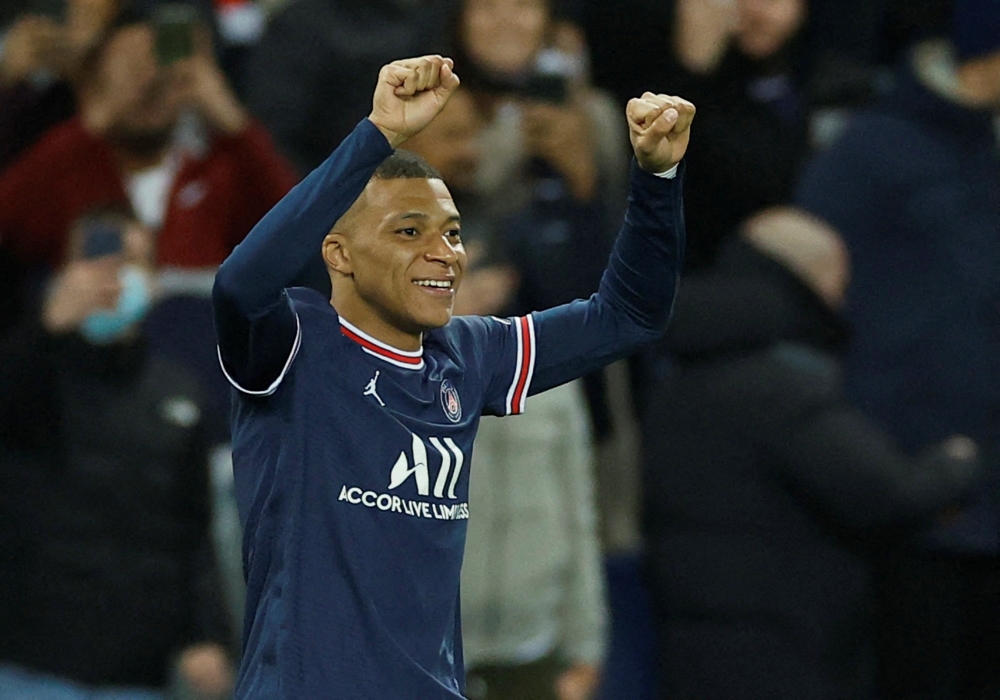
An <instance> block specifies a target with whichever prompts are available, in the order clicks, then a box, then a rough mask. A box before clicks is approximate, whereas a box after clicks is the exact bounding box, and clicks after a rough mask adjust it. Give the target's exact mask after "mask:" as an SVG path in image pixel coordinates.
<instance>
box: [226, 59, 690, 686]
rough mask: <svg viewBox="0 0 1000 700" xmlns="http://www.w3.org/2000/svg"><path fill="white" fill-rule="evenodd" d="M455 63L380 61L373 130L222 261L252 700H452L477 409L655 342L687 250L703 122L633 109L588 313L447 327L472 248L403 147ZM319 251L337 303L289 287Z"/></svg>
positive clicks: (647, 105)
mask: <svg viewBox="0 0 1000 700" xmlns="http://www.w3.org/2000/svg"><path fill="white" fill-rule="evenodd" d="M452 67H453V64H452V61H451V60H450V59H446V58H441V57H440V56H425V57H421V58H414V59H408V60H402V61H397V62H394V63H392V64H389V65H388V66H385V67H384V68H383V69H382V71H381V73H380V75H379V81H378V85H377V87H376V89H375V96H374V100H373V109H372V112H371V115H370V116H369V117H368V118H367V119H366V120H364V121H362V122H361V124H359V125H358V127H357V128H356V129H355V130H354V132H353V133H352V134H351V135H350V136H349V137H348V138H347V139H346V140H345V141H344V142H343V143H342V144H341V145H340V146H339V147H338V148H337V150H336V151H334V153H333V154H332V155H331V156H330V157H329V158H328V159H327V160H326V162H324V163H323V164H322V165H321V166H320V167H319V168H317V169H316V170H315V171H314V172H313V173H312V174H310V175H309V176H308V177H307V178H306V179H305V180H304V181H303V182H302V183H301V184H300V185H298V186H297V187H296V188H295V189H294V190H293V191H292V192H290V193H289V194H288V195H287V196H286V197H285V198H284V199H283V200H282V201H281V202H280V203H279V204H278V205H277V206H275V207H274V209H273V210H272V211H271V212H270V213H269V214H267V216H265V217H264V219H263V220H262V221H261V222H260V223H259V224H258V225H257V227H256V228H255V229H254V230H253V231H252V232H251V233H250V235H249V236H248V237H247V239H246V240H245V241H244V242H243V243H242V244H241V245H240V246H239V247H238V248H237V249H236V250H235V251H234V252H233V254H232V255H231V256H230V257H229V259H228V260H227V261H226V262H225V263H224V264H223V265H222V267H221V268H220V270H219V273H218V276H217V278H216V283H215V290H214V303H215V313H216V324H217V329H218V333H219V354H220V359H221V361H222V365H223V369H224V371H225V372H226V375H227V376H228V377H229V379H230V381H231V382H232V383H233V385H234V386H235V387H236V388H237V390H238V391H237V393H236V394H235V397H236V398H235V399H234V408H233V449H234V465H235V466H234V469H235V478H236V491H237V499H238V501H239V506H240V513H241V519H242V523H243V528H244V567H245V571H246V576H247V617H246V624H245V627H244V647H245V648H244V656H243V664H242V668H241V669H240V677H239V682H238V687H237V692H236V696H237V697H238V698H310V699H316V700H319V699H321V698H330V699H336V700H340V699H347V698H350V699H351V700H376V699H378V700H383V699H385V698H421V700H437V699H441V700H446V699H447V700H453V699H456V698H461V697H462V696H461V687H462V677H463V663H462V643H461V633H460V622H459V573H460V569H461V564H462V550H463V546H464V542H465V532H466V527H465V526H466V522H465V521H466V519H467V518H468V517H469V511H468V504H467V496H468V489H469V480H468V473H469V456H470V454H471V448H472V442H473V438H474V437H475V432H476V428H477V425H478V421H479V416H480V415H481V414H483V413H489V414H496V415H506V414H512V413H521V412H522V411H523V409H524V402H525V399H526V398H527V396H528V395H529V394H533V393H537V392H540V391H544V390H545V389H549V388H551V387H554V386H557V385H559V384H562V383H564V382H566V381H569V380H571V379H573V378H575V377H579V376H580V375H582V374H584V373H586V372H590V371H593V370H594V369H597V368H598V367H600V366H602V365H604V364H607V363H609V362H612V361H614V360H616V359H618V358H620V357H622V356H624V355H626V354H628V353H630V352H632V351H634V350H635V349H636V347H637V346H639V345H642V344H644V343H647V342H649V341H651V340H653V339H655V338H657V337H659V335H660V334H661V333H662V331H663V330H664V328H665V326H666V322H667V320H668V318H669V315H670V309H671V304H672V302H673V296H674V290H675V288H676V285H677V279H678V267H679V264H680V258H681V251H682V246H683V238H684V225H683V214H682V204H681V187H680V178H679V177H677V174H678V164H679V162H680V160H681V158H682V157H683V155H684V152H685V150H686V148H687V143H688V137H689V128H690V125H691V121H692V119H693V117H694V107H693V106H692V105H691V104H690V103H688V102H685V101H684V100H681V99H678V98H675V97H667V96H665V95H654V94H652V93H645V94H644V95H643V96H642V97H641V98H639V99H634V100H632V101H631V102H630V103H629V105H628V108H627V110H626V116H627V119H628V125H629V132H630V136H631V140H632V145H633V149H634V151H635V155H636V161H637V164H636V165H635V166H633V170H632V176H631V177H632V185H631V186H632V194H631V198H630V203H629V210H628V213H627V215H626V218H625V224H624V226H623V228H622V232H621V235H620V237H619V239H618V242H617V244H616V247H615V250H614V252H613V253H612V257H611V261H610V264H609V267H608V271H607V272H606V273H605V276H604V279H603V281H602V283H601V287H600V290H599V291H598V292H597V294H595V295H594V296H593V297H591V298H590V299H589V300H587V301H576V302H573V303H571V304H567V305H565V306H561V307H557V308H554V309H549V310H547V311H542V312H536V313H532V314H529V315H527V316H524V317H520V318H512V319H497V318H481V317H457V318H452V304H453V300H454V297H455V292H456V291H457V289H458V286H459V284H460V283H461V280H462V274H463V272H464V269H465V262H466V256H465V251H464V249H463V247H462V240H461V236H460V217H459V213H458V211H457V210H456V208H455V205H454V203H453V201H452V199H451V196H450V194H449V192H448V189H447V187H445V185H444V183H443V182H442V181H441V180H440V176H439V175H438V174H437V173H436V172H435V171H434V170H433V169H431V168H430V167H429V166H427V165H426V163H424V162H423V161H422V160H420V159H419V158H417V157H416V156H414V155H412V154H408V153H406V152H403V151H399V152H395V153H394V152H393V149H394V148H395V147H397V146H399V145H400V144H401V143H402V142H403V141H405V140H406V139H407V138H408V137H409V136H412V135H413V134H416V133H417V132H419V131H420V130H421V129H422V128H423V127H424V126H426V125H427V124H428V123H429V122H430V121H431V120H432V119H433V118H434V117H435V116H436V115H437V114H438V112H440V111H441V109H442V107H443V106H444V104H445V103H446V102H447V100H448V98H449V97H450V95H451V94H452V92H453V91H454V90H455V89H456V88H457V87H458V84H459V80H458V77H457V76H456V75H455V74H454V73H453V72H452ZM320 248H321V249H322V254H323V259H324V261H325V263H326V266H327V269H328V271H329V274H330V278H331V280H332V283H333V298H332V300H328V299H326V298H324V297H323V296H322V295H319V294H317V293H316V292H313V291H309V290H304V289H286V287H287V285H288V284H289V283H290V280H292V279H294V277H295V276H296V274H297V273H298V272H299V271H300V270H301V269H302V268H303V267H304V266H305V265H306V264H307V263H308V262H309V260H310V259H311V257H312V256H314V255H316V253H317V252H318V249H320Z"/></svg>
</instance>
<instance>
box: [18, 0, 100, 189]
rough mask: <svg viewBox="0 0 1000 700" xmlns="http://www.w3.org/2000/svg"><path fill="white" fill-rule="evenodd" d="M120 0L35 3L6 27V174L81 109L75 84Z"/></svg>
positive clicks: (37, 0) (32, 0)
mask: <svg viewBox="0 0 1000 700" xmlns="http://www.w3.org/2000/svg"><path fill="white" fill-rule="evenodd" d="M117 9H118V0H30V1H29V2H27V3H25V9H24V12H23V13H21V14H19V15H18V16H17V17H16V18H15V19H14V20H13V22H12V23H11V24H10V25H9V26H6V27H0V39H2V41H0V170H2V169H3V168H4V167H5V166H6V165H7V164H9V163H11V162H12V161H13V160H14V158H15V157H16V156H17V155H18V154H19V153H20V152H22V151H23V150H24V149H26V148H27V147H28V146H30V145H31V144H32V143H34V142H35V141H36V140H37V139H38V137H39V136H41V134H42V133H44V132H45V130H46V129H48V128H49V127H51V126H53V125H55V124H57V123H59V122H60V121H63V120H64V119H68V118H69V117H71V116H72V115H73V113H74V112H75V111H76V99H75V95H74V94H73V83H74V81H75V80H76V79H77V78H78V77H79V72H80V68H81V67H82V64H83V60H84V57H85V56H86V54H87V52H88V51H90V50H91V49H92V48H93V47H94V45H95V43H96V42H97V41H98V40H99V38H100V36H101V34H102V33H103V32H104V30H105V29H107V27H108V25H109V24H110V22H111V21H112V20H113V19H114V15H115V13H116V12H117Z"/></svg>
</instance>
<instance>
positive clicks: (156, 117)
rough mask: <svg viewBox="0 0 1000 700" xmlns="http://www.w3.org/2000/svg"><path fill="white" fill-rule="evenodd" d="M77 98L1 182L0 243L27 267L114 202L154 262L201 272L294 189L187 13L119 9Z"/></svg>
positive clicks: (53, 257) (50, 259)
mask: <svg viewBox="0 0 1000 700" xmlns="http://www.w3.org/2000/svg"><path fill="white" fill-rule="evenodd" d="M167 20H171V21H170V22H168V21H167ZM77 94H78V97H79V105H80V109H79V114H78V115H77V116H76V117H75V118H73V119H70V120H69V121H66V122H64V123H62V124H60V125H58V126H56V127H54V128H53V129H52V130H51V131H49V132H48V133H47V134H46V135H45V137H44V138H43V139H42V140H41V141H40V142H39V143H37V144H35V146H34V147H33V148H31V149H29V150H28V151H27V152H26V153H25V154H24V156H23V157H22V158H21V159H20V160H18V161H17V162H16V163H15V164H14V165H12V166H11V167H9V168H8V169H7V170H6V171H4V172H3V173H0V238H2V239H3V240H4V244H5V245H7V246H8V247H9V248H10V250H11V251H12V252H13V253H14V254H15V255H17V256H19V257H21V258H22V259H24V260H27V261H29V262H43V263H47V264H49V265H53V266H54V265H56V264H58V262H59V261H60V260H61V256H62V253H63V251H64V249H65V244H66V239H65V235H66V234H65V232H66V231H67V230H68V229H69V227H70V224H71V223H72V222H73V221H74V220H75V219H76V218H77V217H79V216H80V215H82V214H83V213H84V212H85V211H87V210H88V209H89V208H91V207H94V206H96V205H99V204H102V203H106V202H123V203H127V204H128V205H129V206H130V207H131V208H132V209H133V210H134V211H135V212H136V214H137V215H138V217H139V219H140V220H141V221H142V222H143V224H145V225H146V226H147V227H149V228H150V229H151V230H153V231H154V232H156V236H157V245H156V259H157V263H158V264H161V265H169V266H176V267H183V268H211V267H213V266H217V265H218V264H219V263H221V262H222V261H223V260H224V259H225V257H226V255H228V254H229V252H230V251H231V250H232V248H233V247H234V246H235V245H236V244H237V243H239V241H240V240H242V239H243V237H244V236H245V235H246V234H247V232H248V231H249V230H250V228H251V227H252V226H253V225H254V224H255V223H256V222H257V220H258V219H260V217H261V216H263V215H264V213H265V212H266V211H267V210H268V208H269V207H271V206H273V205H274V204H275V203H276V202H277V201H278V200H279V199H280V198H281V197H282V195H284V194H285V193H286V192H287V191H288V190H289V189H290V188H291V187H292V186H293V185H294V184H295V182H296V181H297V176H296V175H295V173H294V171H293V170H292V168H291V166H290V165H289V164H288V163H287V161H285V159H284V158H283V157H282V156H281V155H280V154H279V153H278V152H277V150H276V148H275V147H274V144H273V143H272V141H271V138H270V136H269V135H268V133H267V132H266V130H265V129H264V128H263V126H261V125H260V124H259V123H258V122H257V121H256V120H254V119H253V118H252V117H251V116H250V115H249V114H248V113H247V111H246V109H245V108H244V107H243V105H242V104H241V103H240V101H239V99H238V98H237V96H236V95H235V93H234V92H233V90H232V88H231V86H230V85H229V83H228V81H227V80H226V77H225V75H224V74H223V72H222V70H221V69H220V68H219V66H218V63H217V62H216V60H215V57H214V54H213V51H212V44H211V39H210V32H209V31H208V28H207V27H205V26H203V25H201V24H200V23H197V24H196V23H195V22H193V21H191V19H190V15H189V16H188V18H187V19H185V17H184V16H181V17H179V18H178V17H173V18H163V17H161V15H159V14H154V13H153V11H145V10H142V8H141V7H139V6H128V7H126V8H124V9H123V10H122V12H120V13H119V15H118V17H117V19H116V20H115V24H114V26H113V28H112V29H110V30H109V31H108V32H107V33H106V36H105V38H104V40H103V41H102V42H101V44H100V45H99V46H98V47H97V48H96V49H95V50H94V52H92V54H91V60H89V61H88V63H87V70H85V71H84V72H83V73H82V74H81V77H80V79H79V81H78V83H77Z"/></svg>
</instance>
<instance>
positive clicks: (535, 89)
mask: <svg viewBox="0 0 1000 700" xmlns="http://www.w3.org/2000/svg"><path fill="white" fill-rule="evenodd" d="M516 94H517V96H518V97H521V98H523V99H526V100H532V101H535V102H548V103H550V104H564V103H565V102H566V100H567V99H568V97H569V86H568V80H567V79H566V76H564V75H559V74H558V73H536V74H535V75H533V76H531V77H530V78H528V81H527V82H526V83H525V84H524V85H522V86H521V87H520V88H519V89H518V90H517V91H516Z"/></svg>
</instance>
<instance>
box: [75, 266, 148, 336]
mask: <svg viewBox="0 0 1000 700" xmlns="http://www.w3.org/2000/svg"><path fill="white" fill-rule="evenodd" d="M118 279H119V280H121V283H122V292H121V294H120V295H119V297H118V305H117V306H116V307H115V308H114V309H112V310H110V311H97V312H95V313H92V314H90V315H89V316H87V318H86V319H84V321H83V323H82V324H81V325H80V334H81V335H82V336H83V337H84V338H86V339H87V340H88V341H90V342H91V343H93V344H94V345H110V344H111V343H113V342H115V341H116V340H119V339H120V338H122V337H123V336H124V335H125V334H126V333H128V331H129V329H131V328H132V327H133V326H134V325H135V324H136V323H138V322H139V321H141V320H142V319H143V318H144V317H145V316H146V313H147V312H148V311H149V306H150V301H151V300H150V291H149V275H148V274H147V273H146V272H145V271H144V270H142V269H141V268H138V267H135V266H133V265H126V266H124V267H123V268H122V269H121V272H119V273H118Z"/></svg>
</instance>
